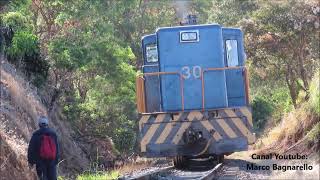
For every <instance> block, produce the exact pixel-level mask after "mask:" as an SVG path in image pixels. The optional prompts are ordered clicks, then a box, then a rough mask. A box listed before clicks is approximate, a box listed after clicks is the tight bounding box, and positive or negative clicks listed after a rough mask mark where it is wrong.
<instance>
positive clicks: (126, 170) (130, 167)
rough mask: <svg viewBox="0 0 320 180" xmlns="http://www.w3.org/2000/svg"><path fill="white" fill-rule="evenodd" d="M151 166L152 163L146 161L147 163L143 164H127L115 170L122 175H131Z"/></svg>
mask: <svg viewBox="0 0 320 180" xmlns="http://www.w3.org/2000/svg"><path fill="white" fill-rule="evenodd" d="M151 165H152V162H151V161H145V162H143V161H141V162H136V163H129V164H126V165H124V166H122V167H120V168H118V169H115V170H116V171H118V172H119V173H120V174H130V173H133V172H135V171H137V170H141V169H145V168H148V167H150V166H151Z"/></svg>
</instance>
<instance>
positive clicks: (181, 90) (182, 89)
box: [142, 72, 184, 111]
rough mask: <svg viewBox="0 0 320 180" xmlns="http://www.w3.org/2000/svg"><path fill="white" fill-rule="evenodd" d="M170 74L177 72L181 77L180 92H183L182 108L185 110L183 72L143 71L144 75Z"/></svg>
mask: <svg viewBox="0 0 320 180" xmlns="http://www.w3.org/2000/svg"><path fill="white" fill-rule="evenodd" d="M170 74H176V75H179V77H180V92H181V108H182V111H184V94H183V91H184V88H183V86H184V85H183V77H182V74H181V73H179V72H152V73H143V74H142V75H143V76H156V75H170Z"/></svg>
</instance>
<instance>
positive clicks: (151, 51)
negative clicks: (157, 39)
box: [146, 44, 158, 62]
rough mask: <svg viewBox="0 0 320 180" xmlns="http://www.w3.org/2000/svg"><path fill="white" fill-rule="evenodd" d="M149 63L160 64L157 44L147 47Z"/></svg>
mask: <svg viewBox="0 0 320 180" xmlns="http://www.w3.org/2000/svg"><path fill="white" fill-rule="evenodd" d="M146 56H147V62H158V50H157V45H156V44H148V45H146Z"/></svg>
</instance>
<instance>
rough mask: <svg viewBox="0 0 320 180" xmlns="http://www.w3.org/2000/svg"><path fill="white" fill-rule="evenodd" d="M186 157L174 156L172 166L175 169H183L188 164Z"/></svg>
mask: <svg viewBox="0 0 320 180" xmlns="http://www.w3.org/2000/svg"><path fill="white" fill-rule="evenodd" d="M187 162H188V159H187V158H186V157H184V156H176V157H174V159H173V165H174V167H176V168H177V169H183V168H185V167H186V165H187V164H188V163H187Z"/></svg>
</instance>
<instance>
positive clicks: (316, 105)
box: [308, 71, 320, 116]
mask: <svg viewBox="0 0 320 180" xmlns="http://www.w3.org/2000/svg"><path fill="white" fill-rule="evenodd" d="M319 77H320V71H318V72H316V73H315V74H314V76H313V79H312V81H311V83H310V87H309V90H310V97H309V100H308V104H309V107H310V109H311V110H312V111H313V112H314V113H316V114H317V115H318V116H320V82H319V81H320V80H319Z"/></svg>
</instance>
